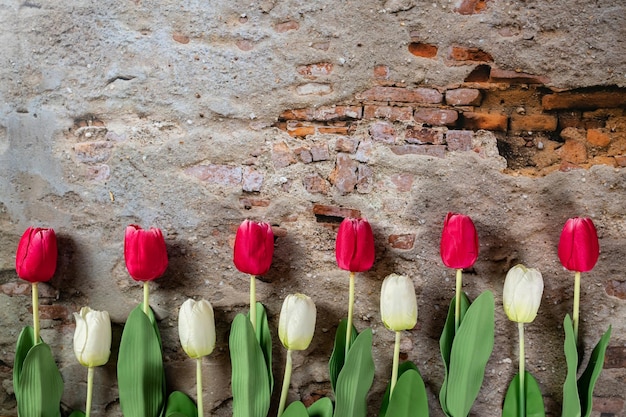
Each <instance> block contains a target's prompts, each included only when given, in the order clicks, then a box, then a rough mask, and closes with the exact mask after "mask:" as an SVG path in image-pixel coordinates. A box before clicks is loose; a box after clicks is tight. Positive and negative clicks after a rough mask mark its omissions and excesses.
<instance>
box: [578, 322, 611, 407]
mask: <svg viewBox="0 0 626 417" xmlns="http://www.w3.org/2000/svg"><path fill="white" fill-rule="evenodd" d="M610 339H611V326H609V329H608V330H607V331H606V332H605V333H604V334H603V335H602V337H601V338H600V341H598V344H597V345H596V347H595V348H594V349H593V351H592V352H591V357H590V358H589V363H588V364H587V368H585V371H584V372H583V374H582V375H581V376H580V379H579V380H578V395H579V396H580V408H581V414H582V415H583V417H589V415H590V414H591V408H592V407H591V406H592V402H593V388H594V387H595V385H596V381H597V380H598V377H599V376H600V372H602V366H603V365H604V354H605V353H606V348H607V346H608V345H609V340H610Z"/></svg>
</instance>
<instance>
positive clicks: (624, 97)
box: [541, 88, 626, 110]
mask: <svg viewBox="0 0 626 417" xmlns="http://www.w3.org/2000/svg"><path fill="white" fill-rule="evenodd" d="M541 104H542V105H543V108H544V109H545V110H561V109H598V108H613V107H624V106H626V88H620V89H617V90H611V91H606V90H605V91H591V92H577V91H569V92H563V93H554V94H548V95H545V96H543V98H542V99H541Z"/></svg>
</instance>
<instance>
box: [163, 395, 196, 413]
mask: <svg viewBox="0 0 626 417" xmlns="http://www.w3.org/2000/svg"><path fill="white" fill-rule="evenodd" d="M176 416H184V417H198V408H197V407H196V404H195V403H194V402H193V400H192V399H191V398H189V397H188V396H187V394H185V393H183V392H180V391H174V392H172V393H171V394H170V396H169V397H167V406H166V407H165V417H176ZM200 417H202V416H200Z"/></svg>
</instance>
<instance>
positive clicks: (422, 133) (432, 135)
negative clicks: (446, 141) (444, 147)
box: [404, 127, 443, 145]
mask: <svg viewBox="0 0 626 417" xmlns="http://www.w3.org/2000/svg"><path fill="white" fill-rule="evenodd" d="M404 140H405V141H406V142H407V143H415V144H425V143H430V144H435V145H441V144H443V131H441V130H439V129H429V128H427V127H423V128H414V127H408V128H407V129H406V132H405V134H404Z"/></svg>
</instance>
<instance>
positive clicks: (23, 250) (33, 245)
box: [15, 227, 57, 344]
mask: <svg viewBox="0 0 626 417" xmlns="http://www.w3.org/2000/svg"><path fill="white" fill-rule="evenodd" d="M56 267H57V239H56V235H55V233H54V230H53V229H44V228H40V227H29V228H28V229H26V231H25V232H24V234H23V235H22V237H21V239H20V242H19V244H18V246H17V253H16V256H15V270H16V271H17V275H18V276H19V277H20V278H22V279H24V280H26V281H29V282H30V283H31V288H32V299H33V330H34V339H35V340H34V344H37V343H39V287H38V284H39V283H40V282H47V281H50V279H51V278H52V276H53V275H54V271H55V270H56Z"/></svg>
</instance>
